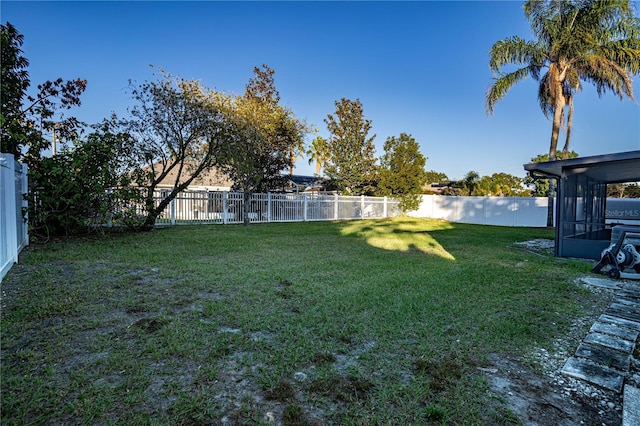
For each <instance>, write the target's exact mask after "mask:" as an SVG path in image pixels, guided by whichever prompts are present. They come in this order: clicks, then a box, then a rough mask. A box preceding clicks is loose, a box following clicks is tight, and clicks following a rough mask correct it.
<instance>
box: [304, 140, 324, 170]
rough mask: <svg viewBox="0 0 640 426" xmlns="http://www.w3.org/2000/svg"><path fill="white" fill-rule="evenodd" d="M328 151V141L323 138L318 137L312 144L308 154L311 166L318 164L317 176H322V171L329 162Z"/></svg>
mask: <svg viewBox="0 0 640 426" xmlns="http://www.w3.org/2000/svg"><path fill="white" fill-rule="evenodd" d="M328 149H329V147H328V146H327V141H326V140H325V139H324V138H323V137H322V136H318V137H317V138H315V139H314V140H313V141H312V142H311V146H310V147H309V150H308V151H307V154H308V155H309V164H311V163H313V162H314V161H315V162H316V173H315V174H316V176H320V170H322V166H324V165H325V164H326V162H327V157H328V156H329V152H328Z"/></svg>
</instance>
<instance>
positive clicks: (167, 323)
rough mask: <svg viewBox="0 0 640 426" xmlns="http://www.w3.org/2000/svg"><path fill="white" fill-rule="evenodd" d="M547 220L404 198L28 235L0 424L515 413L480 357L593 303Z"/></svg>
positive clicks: (10, 317)
mask: <svg viewBox="0 0 640 426" xmlns="http://www.w3.org/2000/svg"><path fill="white" fill-rule="evenodd" d="M552 237H553V233H552V231H548V230H542V229H525V228H501V227H490V226H475V225H462V224H451V223H446V222H441V221H434V220H420V219H410V218H399V219H392V220H391V219H389V220H375V221H354V222H307V223H295V224H262V225H253V226H250V227H243V226H220V225H217V226H215V225H214V226H184V227H173V228H168V229H161V230H156V231H154V232H149V233H139V234H116V235H107V236H104V237H100V238H95V239H89V240H78V241H69V242H62V243H56V244H50V245H47V246H41V247H32V248H30V249H29V250H28V252H26V253H24V254H23V259H22V263H21V264H20V265H17V266H16V267H14V269H13V270H12V271H11V272H10V273H9V274H8V276H7V277H6V278H5V280H4V281H3V284H2V290H3V302H2V303H3V310H2V328H1V332H2V342H1V345H2V347H1V350H2V351H1V353H2V354H1V357H2V358H1V360H2V365H1V368H2V371H1V378H2V383H1V388H2V424H4V425H12V424H16V425H18V424H19V425H24V424H43V423H44V424H159V425H160V424H263V423H268V422H269V421H271V420H273V419H275V420H276V421H278V422H282V423H283V424H285V425H286V424H290V425H291V424H318V425H319V424H465V425H468V424H480V425H484V424H517V423H518V420H517V415H516V413H512V412H510V411H509V410H508V408H507V407H506V406H505V405H504V403H503V402H502V401H500V400H498V399H496V398H494V397H492V396H491V393H490V392H488V385H487V381H486V379H485V378H484V376H483V374H482V370H481V369H480V368H479V367H483V366H486V365H487V362H488V361H487V360H488V356H489V355H490V354H495V353H498V354H503V355H505V356H511V357H516V358H519V359H523V358H524V359H526V357H527V354H529V353H531V352H532V351H534V350H535V349H537V348H548V349H551V348H552V345H553V342H554V340H555V339H557V338H559V337H560V336H562V335H563V334H564V333H567V331H568V330H569V329H570V327H571V326H572V324H573V323H574V322H575V320H576V319H577V318H580V317H582V316H584V315H585V313H586V312H587V310H588V309H591V308H592V307H593V306H594V305H597V304H598V303H599V301H598V300H597V296H596V295H594V294H592V293H591V292H589V291H587V290H585V289H584V288H582V287H580V286H577V285H576V284H575V283H574V280H575V278H576V277H577V276H580V275H585V274H587V273H588V271H589V269H590V267H591V264H590V263H586V262H582V261H570V260H566V259H556V258H553V257H552V256H550V255H549V254H544V255H541V254H536V253H531V252H528V251H526V250H523V249H522V248H521V247H519V246H516V245H514V243H516V242H519V241H527V240H531V239H535V238H549V239H550V238H552Z"/></svg>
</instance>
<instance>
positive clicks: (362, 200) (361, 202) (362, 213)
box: [360, 195, 364, 219]
mask: <svg viewBox="0 0 640 426" xmlns="http://www.w3.org/2000/svg"><path fill="white" fill-rule="evenodd" d="M360 219H364V195H361V196H360Z"/></svg>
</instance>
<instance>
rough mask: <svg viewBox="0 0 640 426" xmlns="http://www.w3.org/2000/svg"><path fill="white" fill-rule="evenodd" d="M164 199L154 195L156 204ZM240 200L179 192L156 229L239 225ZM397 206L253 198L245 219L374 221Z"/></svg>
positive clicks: (369, 200)
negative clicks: (206, 225) (186, 225)
mask: <svg viewBox="0 0 640 426" xmlns="http://www.w3.org/2000/svg"><path fill="white" fill-rule="evenodd" d="M164 196H165V195H164V194H163V193H162V192H158V193H157V194H156V196H155V199H156V202H158V203H159V202H160V201H161V200H162V198H163V197H164ZM243 197H244V195H243V193H241V192H199V191H183V192H181V193H180V194H178V196H177V197H176V198H175V199H173V200H172V201H171V203H170V204H169V206H168V207H167V208H166V209H165V210H164V212H163V213H162V214H161V215H160V217H158V220H157V221H156V225H157V226H166V225H178V224H197V223H203V224H205V223H206V224H238V223H242V222H243V207H244V198H243ZM398 202H399V201H398V200H395V199H391V198H387V197H365V196H356V197H349V196H341V195H324V194H271V193H268V194H253V195H252V196H251V198H250V200H249V203H250V206H249V214H248V216H249V221H250V222H251V223H266V222H305V221H320V220H347V219H375V218H385V217H393V216H398V215H399V214H400V213H401V211H400V209H399V208H398Z"/></svg>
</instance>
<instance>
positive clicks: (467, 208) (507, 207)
mask: <svg viewBox="0 0 640 426" xmlns="http://www.w3.org/2000/svg"><path fill="white" fill-rule="evenodd" d="M547 202H548V200H547V198H546V197H460V196H446V195H423V196H422V203H421V204H420V208H419V209H418V210H416V211H413V212H410V213H409V216H413V217H426V218H432V219H443V220H446V221H448V222H459V223H473V224H478V225H498V226H525V227H545V226H546V225H547Z"/></svg>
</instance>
